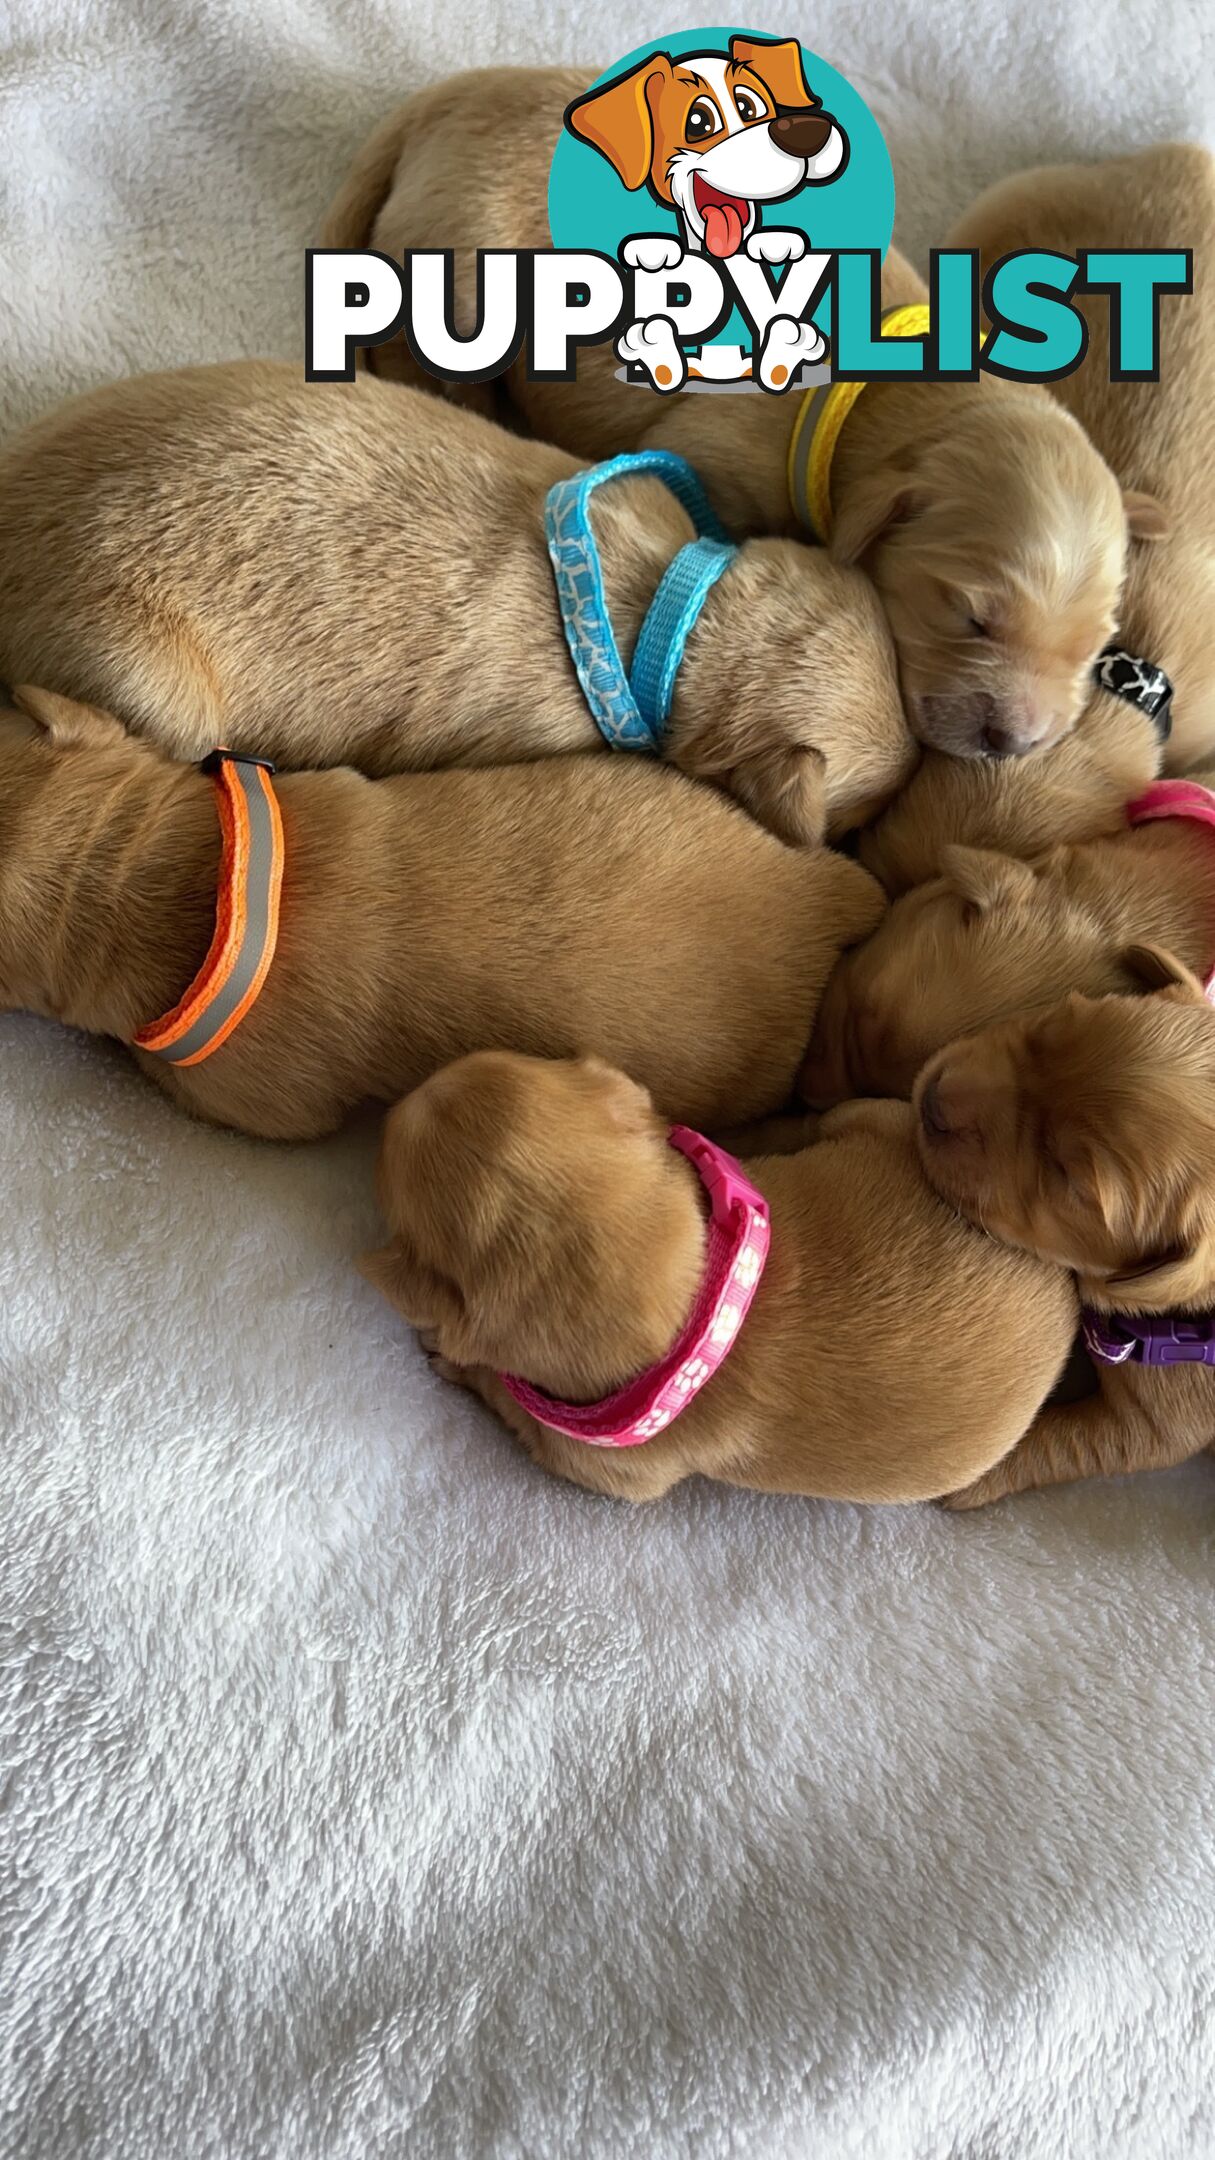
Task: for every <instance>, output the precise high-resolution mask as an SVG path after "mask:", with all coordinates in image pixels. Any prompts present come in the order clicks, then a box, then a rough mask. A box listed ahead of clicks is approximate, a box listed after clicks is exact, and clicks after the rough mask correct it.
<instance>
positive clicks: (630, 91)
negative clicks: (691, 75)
mask: <svg viewBox="0 0 1215 2160" xmlns="http://www.w3.org/2000/svg"><path fill="white" fill-rule="evenodd" d="M671 74H672V68H671V63H670V61H669V60H668V58H667V56H666V54H665V53H661V52H656V53H651V54H650V57H649V59H648V60H643V61H642V63H641V65H640V67H635V68H632V69H631V70H630V71H629V73H628V74H627V75H618V76H617V77H616V80H615V81H614V82H610V83H603V84H602V85H601V86H600V88H599V89H598V90H588V91H587V92H586V94H585V95H584V96H583V97H577V98H574V99H573V101H572V103H571V104H569V105H567V106H566V108H565V124H566V126H567V128H568V129H569V131H570V134H571V135H577V136H578V137H579V138H580V139H581V141H583V142H588V143H590V145H591V148H592V149H593V150H598V151H599V153H600V155H601V156H602V157H605V158H606V159H607V161H608V164H609V165H611V166H614V168H615V170H616V172H617V173H618V174H619V176H620V178H621V180H623V182H624V184H625V186H626V188H628V189H629V190H630V191H632V190H634V189H636V188H639V187H644V186H645V183H646V181H647V180H648V179H649V177H650V167H651V165H652V163H653V161H654V116H653V113H652V112H651V110H650V103H649V100H650V94H651V89H652V88H653V87H661V86H662V85H663V84H664V83H668V82H670V80H671Z"/></svg>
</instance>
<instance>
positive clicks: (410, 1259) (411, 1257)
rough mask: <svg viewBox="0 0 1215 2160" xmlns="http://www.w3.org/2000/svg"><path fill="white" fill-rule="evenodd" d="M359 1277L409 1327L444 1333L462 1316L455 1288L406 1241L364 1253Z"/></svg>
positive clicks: (399, 1239)
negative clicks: (442, 1330)
mask: <svg viewBox="0 0 1215 2160" xmlns="http://www.w3.org/2000/svg"><path fill="white" fill-rule="evenodd" d="M359 1273H360V1275H362V1276H364V1277H365V1279H366V1280H367V1281H368V1282H369V1283H370V1284H371V1285H372V1287H373V1289H376V1290H378V1291H379V1293H380V1295H381V1297H386V1298H387V1300H388V1302H389V1304H390V1305H391V1306H392V1308H393V1310H394V1311H395V1312H399V1313H400V1315H401V1318H402V1319H403V1320H408V1322H409V1325H410V1327H415V1328H439V1329H442V1328H444V1327H447V1326H450V1325H451V1323H452V1322H453V1321H455V1320H459V1319H460V1318H462V1316H463V1303H462V1300H461V1298H460V1294H459V1292H458V1290H457V1289H456V1286H455V1284H454V1283H453V1282H450V1281H449V1280H448V1279H447V1278H446V1277H445V1276H442V1275H436V1273H435V1271H434V1269H433V1268H429V1267H427V1266H426V1265H425V1264H424V1263H423V1262H422V1261H421V1260H419V1259H418V1257H417V1254H416V1253H414V1252H413V1251H412V1250H411V1248H410V1247H409V1246H408V1245H407V1244H406V1242H405V1240H404V1238H399V1237H395V1238H393V1240H392V1242H391V1244H389V1245H382V1246H381V1247H380V1249H379V1251H378V1252H369V1253H364V1254H363V1256H362V1259H361V1260H360V1261H359Z"/></svg>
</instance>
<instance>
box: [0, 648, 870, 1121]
mask: <svg viewBox="0 0 1215 2160" xmlns="http://www.w3.org/2000/svg"><path fill="white" fill-rule="evenodd" d="M19 695H20V696H21V699H22V704H23V707H24V710H25V713H26V714H27V715H29V716H31V717H23V715H22V713H19V712H13V711H9V712H3V711H0V1010H7V1011H13V1010H24V1011H29V1012H36V1013H41V1014H44V1015H46V1016H48V1017H50V1018H53V1019H57V1020H62V1021H65V1022H66V1023H67V1024H68V1025H69V1026H72V1027H79V1028H85V1029H87V1030H88V1031H89V1032H90V1033H92V1034H100V1035H110V1036H115V1037H117V1038H118V1040H119V1041H122V1042H126V1043H129V1044H132V1045H133V1046H134V1047H135V1050H136V1055H137V1057H138V1059H139V1062H140V1064H141V1066H142V1067H143V1069H144V1070H145V1071H146V1072H147V1074H148V1075H149V1077H150V1078H152V1079H154V1080H156V1081H157V1082H158V1083H159V1084H160V1086H161V1087H163V1088H164V1089H165V1090H166V1092H167V1093H168V1094H169V1095H171V1096H172V1098H173V1099H174V1100H175V1101H176V1102H178V1103H180V1104H181V1106H182V1107H183V1108H184V1109H187V1110H190V1111H192V1112H193V1113H194V1114H195V1115H196V1116H198V1117H204V1118H209V1119H211V1120H213V1121H214V1122H216V1123H218V1124H224V1125H233V1126H236V1127H237V1128H239V1129H240V1130H241V1131H243V1132H249V1133H254V1134H257V1135H260V1136H261V1137H264V1138H266V1139H279V1140H300V1139H310V1138H312V1137H314V1136H315V1135H316V1134H319V1133H323V1132H328V1131H330V1130H332V1129H333V1127H334V1126H336V1125H337V1124H338V1123H339V1122H340V1121H341V1119H342V1118H343V1117H344V1115H345V1114H346V1112H347V1111H348V1110H350V1109H352V1108H353V1107H354V1106H355V1105H356V1104H358V1103H360V1102H363V1101H367V1100H372V1101H379V1102H391V1101H394V1100H395V1099H396V1097H397V1096H399V1095H400V1094H401V1093H402V1092H403V1091H404V1090H405V1089H406V1088H409V1087H413V1086H416V1084H417V1083H418V1081H420V1080H423V1079H425V1077H426V1075H427V1074H428V1073H430V1072H433V1071H434V1069H435V1067H436V1066H438V1065H442V1064H444V1063H446V1062H447V1060H448V1059H450V1058H452V1057H458V1056H460V1055H462V1054H463V1053H464V1052H466V1051H469V1050H473V1049H477V1048H479V1047H480V1046H482V1045H487V1046H488V1045H497V1046H500V1047H502V1048H507V1049H515V1050H526V1051H533V1052H536V1053H539V1054H544V1055H557V1056H561V1055H568V1054H570V1053H572V1052H580V1051H594V1052H597V1053H599V1054H601V1055H603V1056H606V1057H611V1058H613V1059H615V1060H617V1061H619V1062H623V1063H627V1064H628V1065H629V1066H630V1067H631V1069H632V1070H633V1071H634V1072H635V1073H637V1074H638V1075H639V1076H640V1077H641V1078H643V1079H644V1080H645V1081H646V1083H647V1084H648V1085H650V1086H651V1087H652V1088H653V1090H654V1094H655V1096H656V1098H657V1100H658V1101H659V1102H661V1103H662V1104H663V1106H664V1107H665V1108H666V1109H667V1111H668V1113H669V1114H670V1115H671V1116H673V1117H684V1118H688V1119H690V1120H691V1121H692V1122H694V1123H697V1124H705V1125H709V1126H713V1125H725V1124H727V1123H729V1122H730V1121H731V1120H734V1119H738V1118H748V1117H755V1116H763V1115H764V1114H766V1113H768V1112H771V1111H774V1110H777V1109H779V1108H780V1107H781V1106H782V1105H783V1103H784V1102H785V1101H786V1100H787V1098H788V1095H789V1091H790V1088H791V1085H792V1081H793V1076H794V1073H795V1071H796V1068H797V1061H798V1058H799V1056H800V1055H801V1052H802V1049H803V1047H804V1043H805V1038H806V1036H807V1034H808V1033H809V1029H810V1025H811V1022H812V1020H813V1016H814V1009H815V1006H816V1004H817V1001H818V997H819V995H820V992H821V990H822V986H823V983H824V982H825V981H826V978H827V975H828V972H829V970H830V968H831V965H832V962H833V961H834V959H835V958H836V955H837V954H838V952H839V950H840V947H841V945H842V944H844V943H845V942H847V941H848V940H849V939H852V938H856V937H861V936H863V935H864V934H865V932H866V931H867V930H869V929H871V928H872V927H873V925H874V923H875V922H876V921H877V919H878V917H879V915H880V914H881V912H882V908H883V906H884V901H883V898H882V894H881V891H880V888H879V887H878V886H877V885H876V884H875V883H874V881H873V879H872V878H871V877H869V875H868V874H867V872H866V871H864V870H862V869H860V868H859V867H858V865H857V864H856V863H853V862H850V861H849V860H848V858H847V857H846V856H843V855H837V854H835V853H834V852H833V851H832V850H831V849H828V848H819V849H813V850H799V849H793V848H788V847H783V846H782V845H781V844H780V842H779V841H777V840H774V839H773V838H772V837H771V835H770V834H768V833H765V832H763V831H761V830H760V828H759V827H758V826H757V825H755V824H754V823H753V822H752V821H751V819H749V818H746V817H744V816H743V815H742V814H741V812H740V811H738V810H736V809H735V808H734V807H733V806H732V805H731V804H729V803H725V802H723V801H722V800H721V799H720V797H718V796H716V795H714V794H713V793H712V792H711V791H710V790H709V789H707V788H698V787H694V786H693V785H692V784H691V783H690V782H689V781H686V780H683V779H681V778H680V777H679V775H678V774H675V773H671V772H667V771H665V770H664V769H663V768H662V767H661V766H658V765H652V764H650V763H648V762H646V761H644V760H642V759H639V758H626V759H622V760H621V761H620V764H619V766H618V767H614V768H610V767H609V766H608V765H607V763H606V761H605V760H603V759H602V758H567V759H563V760H557V759H548V760H547V761H545V762H542V763H540V764H536V765H514V766H504V767H502V768H500V769H499V770H496V771H493V772H445V773H421V774H417V773H409V774H402V775H399V776H397V777H395V778H390V779H386V780H368V779H365V778H364V777H363V775H362V774H360V773H355V772H351V771H350V770H349V769H348V768H347V769H345V770H342V771H337V772H315V773H284V774H282V775H280V776H279V778H278V779H277V780H276V781H275V782H274V789H273V793H274V797H275V799H276V801H277V805H278V812H279V816H280V818H281V826H282V842H283V845H282V864H281V897H280V900H279V903H278V906H277V919H278V936H277V944H276V945H274V946H273V949H272V953H271V957H270V959H269V962H268V969H267V971H265V972H264V973H263V975H262V977H261V987H260V992H259V993H257V992H255V994H254V996H253V998H252V1002H251V1003H248V1004H247V1005H246V1007H245V1009H244V1012H243V1017H240V1018H239V1022H238V1024H235V1025H233V1026H230V1027H229V1028H228V1031H227V1032H226V1033H224V1032H222V1031H221V1030H220V1029H219V1028H218V1027H217V1026H215V1024H214V1019H212V1020H211V1021H210V1022H208V1023H207V1025H206V1027H204V1025H203V1023H202V1022H201V1021H200V1022H199V1024H198V1025H199V1032H200V1034H201V1033H204V1032H212V1033H213V1034H214V1037H215V1039H214V1041H213V1043H211V1045H210V1046H209V1047H202V1046H201V1045H200V1048H199V1052H198V1055H197V1057H195V1056H194V1055H193V1054H191V1055H190V1056H189V1057H186V1058H185V1059H184V1061H183V1062H171V1061H170V1056H169V1054H168V1053H167V1052H166V1053H165V1054H161V1050H160V1044H161V1043H162V1041H167V1040H168V1039H169V1035H170V1034H171V1033H173V1031H172V1030H170V1029H169V1023H170V1022H171V1021H173V1020H180V1018H181V1016H182V1014H183V1012H188V1011H189V1009H190V1007H191V1006H192V1005H197V1004H200V1003H202V1002H203V999H202V992H201V985H202V983H203V978H204V975H205V976H206V977H207V980H208V985H209V986H210V987H209V989H208V995H207V1000H206V1002H207V1009H208V1011H209V1012H210V1014H211V1015H212V1016H215V1015H217V1014H218V1015H222V1014H223V1003H222V1000H223V997H224V995H225V986H226V985H227V984H228V983H229V982H233V981H235V980H237V979H238V978H239V974H240V964H239V962H238V963H237V966H236V969H235V971H234V970H233V969H232V968H230V967H228V966H225V967H223V968H219V967H218V966H217V964H216V960H215V951H216V947H215V939H216V936H217V935H218V932H219V930H220V927H221V925H222V924H223V923H224V922H225V921H227V922H231V921H238V920H243V921H245V922H246V923H247V924H250V925H252V924H254V923H257V922H258V921H260V920H262V919H263V917H262V911H261V909H260V907H259V900H260V894H259V891H258V889H257V888H256V887H255V886H251V888H250V891H249V895H248V897H247V898H245V897H243V896H242V894H241V893H240V892H239V891H236V890H234V888H233V886H232V884H231V882H230V881H228V882H226V883H223V864H222V860H221V831H222V830H223V824H222V821H223V818H224V810H223V807H222V803H221V802H219V801H217V788H216V784H215V782H214V781H213V780H212V779H211V778H209V777H208V775H207V774H205V773H203V772H201V771H200V770H199V768H198V767H197V766H196V765H175V764H172V763H171V762H170V761H169V759H167V758H166V757H165V756H164V755H163V754H162V753H161V752H160V751H159V750H156V749H155V748H153V746H152V745H151V744H150V743H146V742H141V741H140V739H139V738H138V737H137V736H134V735H130V734H128V733H127V732H126V731H125V729H123V728H122V727H120V726H119V724H118V722H117V721H116V720H114V719H113V718H111V717H110V715H109V714H107V713H103V712H99V711H96V710H94V709H93V708H91V707H86V706H81V705H77V704H73V703H72V702H71V701H70V700H69V699H67V698H61V697H58V696H54V695H52V694H50V693H48V692H46V691H41V690H32V689H30V690H24V691H22V692H21V693H19ZM253 852H256V850H255V848H254V850H253ZM228 853H230V854H231V855H232V857H233V859H235V858H236V856H237V855H239V853H240V848H239V847H238V846H237V844H236V842H235V841H234V842H233V843H232V844H231V846H230V848H229V850H228ZM245 853H246V857H248V855H249V853H250V850H249V848H248V847H246V850H245ZM221 883H223V890H224V893H225V895H226V901H227V904H226V905H223V906H221V897H220V896H221ZM265 912H266V916H267V918H268V916H269V913H270V912H271V908H270V904H269V903H267V904H266V911H265ZM262 942H264V939H263V940H262ZM244 949H245V948H242V950H244ZM255 949H256V948H255ZM217 978H220V979H219V980H217ZM217 998H218V999H219V1000H220V1002H219V1003H218V1004H217V1002H216V1000H217ZM149 1030H151V1031H152V1046H150V1045H149V1042H148V1041H147V1040H146V1039H145V1038H147V1036H148V1031H149ZM189 1047H190V1050H191V1053H192V1052H193V1045H192V1044H191V1045H190V1046H189Z"/></svg>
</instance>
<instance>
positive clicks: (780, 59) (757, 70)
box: [730, 37, 821, 105]
mask: <svg viewBox="0 0 1215 2160" xmlns="http://www.w3.org/2000/svg"><path fill="white" fill-rule="evenodd" d="M730 58H731V60H737V61H738V63H739V65H740V66H741V67H749V68H750V69H751V71H752V73H753V74H755V75H758V77H759V79H760V81H761V82H762V83H766V84H767V87H768V89H769V90H770V91H771V92H772V95H773V97H774V99H775V100H776V103H777V104H778V105H818V104H819V103H820V102H821V100H820V99H818V98H816V97H815V95H814V92H813V90H812V89H811V88H810V85H809V83H808V82H807V81H806V78H805V75H804V73H803V72H802V49H801V46H800V45H799V44H798V42H797V39H796V38H771V39H769V38H746V37H732V38H731V39H730Z"/></svg>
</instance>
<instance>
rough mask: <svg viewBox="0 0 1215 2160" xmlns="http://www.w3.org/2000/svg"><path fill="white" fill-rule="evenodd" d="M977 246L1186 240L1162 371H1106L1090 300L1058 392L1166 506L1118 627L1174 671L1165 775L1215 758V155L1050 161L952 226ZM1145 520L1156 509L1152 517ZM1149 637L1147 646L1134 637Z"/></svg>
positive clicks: (1127, 476) (1175, 146)
mask: <svg viewBox="0 0 1215 2160" xmlns="http://www.w3.org/2000/svg"><path fill="white" fill-rule="evenodd" d="M949 240H950V245H951V246H953V247H973V248H978V249H979V250H980V253H981V255H982V260H983V267H984V269H986V268H987V266H988V265H989V264H990V263H993V262H997V261H998V260H999V258H1000V257H1001V256H1002V255H1006V254H1008V253H1010V252H1011V251H1012V250H1013V249H1015V248H1027V247H1035V248H1054V249H1057V250H1058V251H1059V252H1061V253H1064V254H1074V253H1075V251H1076V249H1077V248H1079V247H1086V248H1190V249H1192V250H1193V255H1194V290H1193V292H1192V294H1190V295H1189V296H1188V297H1181V296H1179V295H1170V296H1167V297H1165V298H1163V299H1162V300H1161V303H1160V307H1161V326H1162V344H1163V355H1164V357H1163V364H1162V369H1161V379H1160V381H1159V382H1131V383H1112V382H1111V381H1110V379H1109V365H1110V340H1109V301H1108V298H1107V297H1106V296H1104V295H1101V294H1094V295H1092V296H1090V297H1086V298H1084V299H1083V300H1082V302H1081V313H1082V314H1083V316H1084V320H1085V323H1086V324H1087V327H1088V340H1089V342H1088V353H1087V356H1086V359H1085V362H1084V365H1083V366H1082V367H1079V368H1077V369H1076V370H1075V372H1074V373H1073V374H1071V375H1065V376H1063V377H1062V379H1061V380H1060V381H1059V382H1057V383H1055V384H1054V385H1053V386H1052V387H1053V393H1054V395H1055V397H1056V398H1057V399H1058V400H1059V402H1060V404H1061V405H1064V406H1066V408H1067V410H1068V412H1070V413H1072V414H1074V415H1075V418H1076V419H1077V420H1078V421H1079V422H1080V424H1081V426H1082V427H1083V428H1084V429H1085V431H1086V433H1087V434H1088V436H1089V438H1090V440H1091V441H1092V442H1093V443H1094V444H1095V445H1096V447H1097V449H1098V450H1099V451H1100V452H1101V454H1102V456H1103V457H1104V458H1105V459H1106V460H1107V462H1108V463H1109V465H1110V466H1111V467H1112V469H1113V471H1114V472H1115V473H1116V474H1117V476H1118V479H1119V480H1120V481H1121V483H1122V485H1123V487H1124V488H1125V489H1126V490H1128V492H1131V493H1132V494H1133V493H1136V492H1141V493H1143V494H1144V495H1146V496H1147V497H1148V498H1149V499H1151V500H1155V501H1158V502H1159V505H1160V512H1161V517H1160V526H1161V531H1160V537H1159V541H1158V544H1157V545H1154V546H1151V547H1147V548H1132V550H1131V567H1130V573H1129V576H1128V580H1127V592H1126V595H1125V599H1124V602H1123V605H1122V607H1121V609H1120V611H1119V622H1120V627H1121V629H1122V631H1123V633H1124V634H1125V635H1126V636H1127V637H1128V638H1129V639H1130V640H1131V642H1132V644H1133V645H1134V647H1135V649H1136V650H1144V651H1147V653H1148V657H1149V658H1150V659H1152V660H1155V661H1156V662H1157V663H1158V665H1159V666H1161V667H1162V668H1164V669H1165V671H1166V673H1167V674H1168V675H1170V676H1171V677H1172V680H1173V685H1174V688H1175V691H1176V696H1175V698H1174V701H1173V732H1172V735H1171V736H1170V738H1169V743H1168V747H1167V750H1166V752H1165V765H1166V769H1167V770H1168V771H1169V772H1189V771H1192V770H1193V768H1194V767H1195V766H1196V765H1199V764H1201V763H1203V762H1204V761H1206V760H1209V759H1210V758H1212V757H1215V667H1213V666H1212V661H1211V656H1212V651H1213V650H1215V555H1213V554H1212V548H1211V533H1212V530H1215V403H1213V401H1212V398H1211V347H1212V344H1213V343H1215V157H1212V155H1211V153H1210V151H1209V150H1206V149H1204V148H1203V147H1202V146H1201V145H1200V144H1197V143H1166V144H1165V145H1163V146H1162V147H1160V148H1158V149H1153V150H1141V151H1140V152H1139V153H1138V154H1137V155H1136V156H1134V157H1123V158H1113V159H1110V160H1109V161H1108V162H1102V163H1101V164H1098V165H1064V166H1048V167H1047V168H1046V169H1045V170H1044V171H1041V172H1033V173H1023V174H1020V175H1018V176H1016V177H1015V178H1013V179H1011V180H1005V181H1003V182H1001V184H1000V186H998V187H996V188H993V189H992V190H991V192H990V194H987V195H984V196H982V197H981V198H980V200H979V201H978V202H977V203H975V204H974V206H973V208H972V209H971V210H969V211H968V212H967V213H966V215H965V217H963V218H962V219H961V221H960V222H959V224H958V225H957V226H956V227H955V228H954V231H953V232H952V233H951V234H950V236H949ZM1142 522H1143V524H1144V529H1145V530H1150V527H1151V520H1150V518H1145V519H1144V520H1143V521H1142ZM1142 634H1148V635H1149V636H1150V640H1151V643H1150V646H1140V645H1138V643H1137V642H1136V641H1137V640H1138V639H1139V637H1140V636H1141V635H1142Z"/></svg>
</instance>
